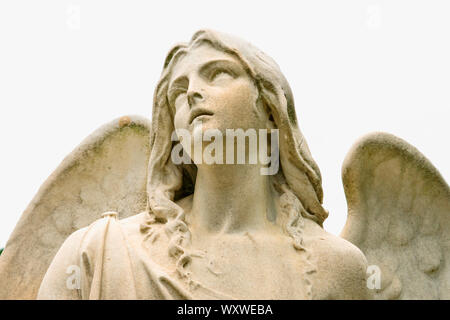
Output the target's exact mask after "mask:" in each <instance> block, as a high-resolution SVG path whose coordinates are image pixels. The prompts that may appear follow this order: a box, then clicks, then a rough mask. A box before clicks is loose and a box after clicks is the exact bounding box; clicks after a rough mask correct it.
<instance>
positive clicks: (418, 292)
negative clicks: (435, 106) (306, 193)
mask: <svg viewBox="0 0 450 320" xmlns="http://www.w3.org/2000/svg"><path fill="white" fill-rule="evenodd" d="M443 147H444V146H443ZM342 179H343V183H344V190H345V196H346V198H347V204H348V218H347V223H346V225H345V227H344V229H343V231H342V233H341V237H343V238H345V239H347V240H349V241H350V242H352V243H353V244H355V245H356V246H358V247H359V248H360V249H361V250H362V251H363V252H364V254H365V255H366V257H367V260H368V262H369V265H373V266H374V267H373V269H372V270H371V272H372V271H373V272H377V271H378V270H380V271H381V274H380V276H381V286H380V287H379V288H376V287H373V289H377V290H376V291H375V297H376V298H378V299H450V189H449V186H448V184H447V183H446V182H445V180H444V179H443V177H442V176H441V174H440V173H439V172H438V170H437V169H436V168H435V167H434V166H433V165H432V164H431V162H430V161H429V160H428V159H426V158H425V157H424V156H423V155H422V154H421V153H420V152H419V151H418V150H417V149H416V148H414V147H413V146H411V145H410V144H408V143H407V142H405V141H403V140H402V139H399V138H397V137H395V136H393V135H390V134H387V133H372V134H369V135H367V136H365V137H363V138H361V139H360V140H359V141H357V142H356V143H355V145H354V146H353V147H352V149H351V150H350V152H349V153H348V155H347V157H346V159H345V161H344V164H343V166H342ZM377 267H378V268H377ZM374 284H375V285H376V283H374Z"/></svg>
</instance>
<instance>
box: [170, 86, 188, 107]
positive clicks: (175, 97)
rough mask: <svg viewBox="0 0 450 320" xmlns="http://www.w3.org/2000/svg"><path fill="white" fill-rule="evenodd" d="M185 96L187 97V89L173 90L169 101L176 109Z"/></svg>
mask: <svg viewBox="0 0 450 320" xmlns="http://www.w3.org/2000/svg"><path fill="white" fill-rule="evenodd" d="M184 97H186V91H185V90H181V89H176V90H173V91H172V92H171V94H170V98H169V102H170V104H171V105H172V106H173V107H175V109H176V108H177V107H178V106H179V105H180V104H181V103H182V102H183V100H184Z"/></svg>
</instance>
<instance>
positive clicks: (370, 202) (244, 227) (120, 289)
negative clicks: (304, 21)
mask: <svg viewBox="0 0 450 320" xmlns="http://www.w3.org/2000/svg"><path fill="white" fill-rule="evenodd" d="M230 129H236V130H237V129H241V130H242V131H243V132H248V131H249V130H250V131H251V130H255V131H258V130H259V131H260V132H262V131H264V130H266V131H265V132H266V133H267V134H266V135H259V136H257V137H256V138H257V141H258V144H257V145H256V146H257V148H256V149H255V148H253V149H252V146H251V143H250V142H251V141H254V140H252V139H250V138H251V137H250V135H248V136H245V137H244V138H245V139H246V140H245V143H244V144H243V146H244V158H245V161H244V162H239V161H237V162H236V161H235V162H231V163H229V162H228V161H227V163H224V162H223V161H222V162H221V161H217V162H213V163H210V162H208V161H206V158H205V159H204V158H203V157H204V155H203V154H201V153H200V156H196V150H194V149H195V148H192V146H191V144H190V143H189V141H190V139H189V138H186V135H181V134H179V133H183V132H184V133H186V132H187V133H189V134H191V135H192V136H193V137H194V140H195V137H197V136H199V133H200V136H201V134H203V133H207V132H211V131H212V132H214V133H215V134H214V135H210V136H209V138H210V139H204V140H200V142H199V144H198V145H200V146H201V147H204V148H205V150H206V149H207V148H208V147H209V146H210V145H211V144H212V143H213V142H218V143H217V144H215V147H217V146H222V145H223V146H224V147H225V151H223V149H220V148H217V149H214V150H213V152H211V154H214V156H216V159H217V158H218V160H223V159H225V158H227V160H228V158H231V159H232V160H234V158H235V156H237V155H238V154H237V153H238V151H239V150H241V151H242V149H240V148H239V146H238V143H237V139H236V140H229V139H228V138H229V135H230V131H229V130H230ZM174 136H175V138H177V137H178V138H179V139H173V137H174ZM180 136H181V137H180ZM223 137H226V138H227V139H226V141H225V139H223ZM274 137H275V138H274ZM213 138H214V139H213ZM219 138H220V139H219ZM196 141H197V140H196ZM228 141H232V143H231V144H228V145H227V143H228ZM233 141H234V142H233ZM264 145H265V146H266V147H265V149H264V148H263V146H264ZM194 146H195V143H194ZM262 149H264V150H265V151H266V154H270V161H269V162H267V161H265V160H264V161H263V160H261V159H257V161H256V162H252V163H250V161H247V160H248V159H250V158H251V157H252V156H253V155H254V154H259V152H260V151H261V150H262ZM174 150H175V151H176V152H174ZM221 151H223V152H221ZM234 151H236V154H234V153H233V152H234ZM174 154H175V155H176V154H179V155H181V154H182V155H181V156H180V157H181V158H182V159H183V161H181V162H180V161H175V158H176V157H175V158H174ZM273 155H275V157H273ZM271 166H272V168H275V169H274V170H273V172H270V173H269V174H267V172H266V173H265V174H262V169H268V168H269V167H271ZM342 179H343V184H344V189H345V195H346V198H347V203H348V218H347V222H346V225H345V227H344V229H343V231H342V233H341V235H340V237H338V236H334V235H332V234H330V233H328V232H327V231H325V230H324V229H323V222H324V220H325V219H326V218H327V216H328V211H327V210H325V209H324V207H323V206H322V198H323V191H322V186H321V175H320V171H319V168H318V167H317V165H316V163H315V162H314V160H313V158H312V156H311V153H310V151H309V149H308V145H307V143H306V141H305V138H304V137H303V135H302V133H301V132H300V130H299V127H298V123H297V116H296V114H295V107H294V100H293V95H292V92H291V89H290V87H289V84H288V82H287V80H286V79H285V77H284V76H283V74H282V73H281V71H280V69H279V67H278V65H277V64H276V63H275V62H274V61H273V60H272V59H271V58H270V57H268V56H267V55H266V54H264V53H263V52H261V51H260V50H258V49H257V48H255V47H254V46H253V45H251V44H249V43H247V42H245V41H243V40H241V39H239V38H236V37H234V36H230V35H227V34H223V33H219V32H216V31H212V30H201V31H198V32H197V33H195V34H194V36H193V37H192V39H191V41H190V42H189V43H182V44H179V45H176V46H175V47H174V48H173V49H172V50H170V52H169V53H168V55H167V57H166V59H165V62H164V67H163V71H162V75H161V78H160V80H159V82H158V84H157V86H156V89H155V92H154V100H153V111H152V123H151V124H150V121H148V120H147V119H144V118H141V117H137V116H124V117H122V118H120V119H117V120H114V121H113V122H111V123H109V124H107V125H105V126H104V127H102V128H100V129H98V130H97V131H96V132H94V133H93V134H92V135H90V136H89V137H88V138H87V139H86V140H84V141H83V142H82V143H81V145H80V146H78V147H77V148H76V149H75V150H74V151H73V152H72V153H71V154H70V155H69V156H67V158H65V159H64V161H63V162H62V163H61V165H60V166H59V167H58V168H57V169H56V171H55V172H53V173H52V175H51V176H50V177H49V178H48V179H47V181H46V182H45V183H44V184H43V185H42V187H41V188H40V190H39V191H38V193H37V195H36V196H35V197H34V199H33V200H32V202H31V203H30V204H29V206H28V207H27V209H26V210H25V212H24V213H23V215H22V217H21V219H20V221H19V222H18V224H17V226H16V228H15V229H14V232H13V233H12V235H11V237H10V238H9V241H8V242H7V244H6V247H5V251H4V252H3V254H2V255H1V257H0V281H1V283H0V298H2V299H35V298H38V299H449V298H450V232H449V226H450V189H449V186H448V184H447V183H446V182H445V180H444V179H443V177H442V176H441V175H440V173H439V172H438V171H437V170H436V168H435V167H434V166H433V165H432V164H431V163H430V161H428V160H427V159H426V158H425V157H424V156H423V155H422V154H421V153H420V152H419V151H418V150H416V149H415V148H414V147H413V146H411V145H409V144H408V143H407V142H405V141H403V140H401V139H399V138H397V137H395V136H392V135H390V134H387V133H372V134H369V135H366V136H364V137H363V138H361V139H360V140H358V141H357V142H356V144H355V145H354V146H353V147H352V149H351V150H350V152H349V153H348V155H347V157H346V159H345V161H344V164H343V167H342ZM373 277H375V278H373ZM377 279H378V280H377Z"/></svg>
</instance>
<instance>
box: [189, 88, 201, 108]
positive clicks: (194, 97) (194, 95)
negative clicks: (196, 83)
mask: <svg viewBox="0 0 450 320" xmlns="http://www.w3.org/2000/svg"><path fill="white" fill-rule="evenodd" d="M187 99H188V104H189V107H190V108H192V107H193V106H194V105H195V104H196V103H198V102H200V101H202V100H203V96H202V94H201V93H200V92H198V91H194V90H190V91H189V92H188V94H187Z"/></svg>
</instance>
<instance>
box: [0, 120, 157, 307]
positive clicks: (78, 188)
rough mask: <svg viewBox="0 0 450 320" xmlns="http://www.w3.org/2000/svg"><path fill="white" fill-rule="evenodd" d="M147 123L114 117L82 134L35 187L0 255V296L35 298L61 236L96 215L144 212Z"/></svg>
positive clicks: (62, 238) (123, 215) (83, 224)
mask: <svg viewBox="0 0 450 320" xmlns="http://www.w3.org/2000/svg"><path fill="white" fill-rule="evenodd" d="M149 130H150V121H148V120H147V119H144V118H141V117H137V116H130V117H128V116H126V117H121V118H120V119H117V120H114V121H112V122H110V123H108V124H106V125H104V126H103V127H101V128H99V129H98V130H97V131H95V132H94V133H92V134H91V135H90V136H89V137H87V138H86V139H85V140H84V141H83V142H82V143H81V144H80V145H79V146H78V147H77V148H76V149H75V150H74V151H72V153H71V154H69V155H68V156H67V157H66V158H65V159H64V160H63V162H62V163H61V164H60V165H59V166H58V168H57V169H56V170H55V171H54V172H53V173H52V174H51V175H50V177H49V178H48V179H47V180H46V181H45V182H44V184H43V185H42V186H41V187H40V189H39V191H38V193H37V194H36V196H35V197H34V198H33V200H32V201H31V203H30V204H29V205H28V207H27V208H26V210H25V212H24V213H23V214H22V216H21V218H20V220H19V222H18V224H17V226H16V227H15V229H14V231H13V233H12V235H11V237H10V238H9V240H8V242H7V244H6V247H5V250H4V252H3V253H2V255H1V259H0V299H35V298H36V295H37V292H38V289H39V286H40V283H41V281H42V278H43V277H44V274H45V272H46V271H47V268H48V267H49V265H50V263H51V261H52V259H53V257H54V255H55V254H56V252H57V251H58V249H59V247H60V246H61V244H62V243H63V242H64V240H65V239H66V238H67V237H68V236H69V235H70V234H71V233H73V232H74V231H76V230H77V229H80V228H82V227H85V226H87V225H89V224H91V223H92V222H93V221H95V220H97V219H100V218H101V215H102V213H103V212H105V211H116V212H118V213H119V217H120V218H125V217H128V216H130V215H134V214H137V213H139V212H141V211H144V210H145V207H146V201H147V193H146V183H147V165H148V159H149V153H150V146H149V140H150V139H149Z"/></svg>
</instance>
